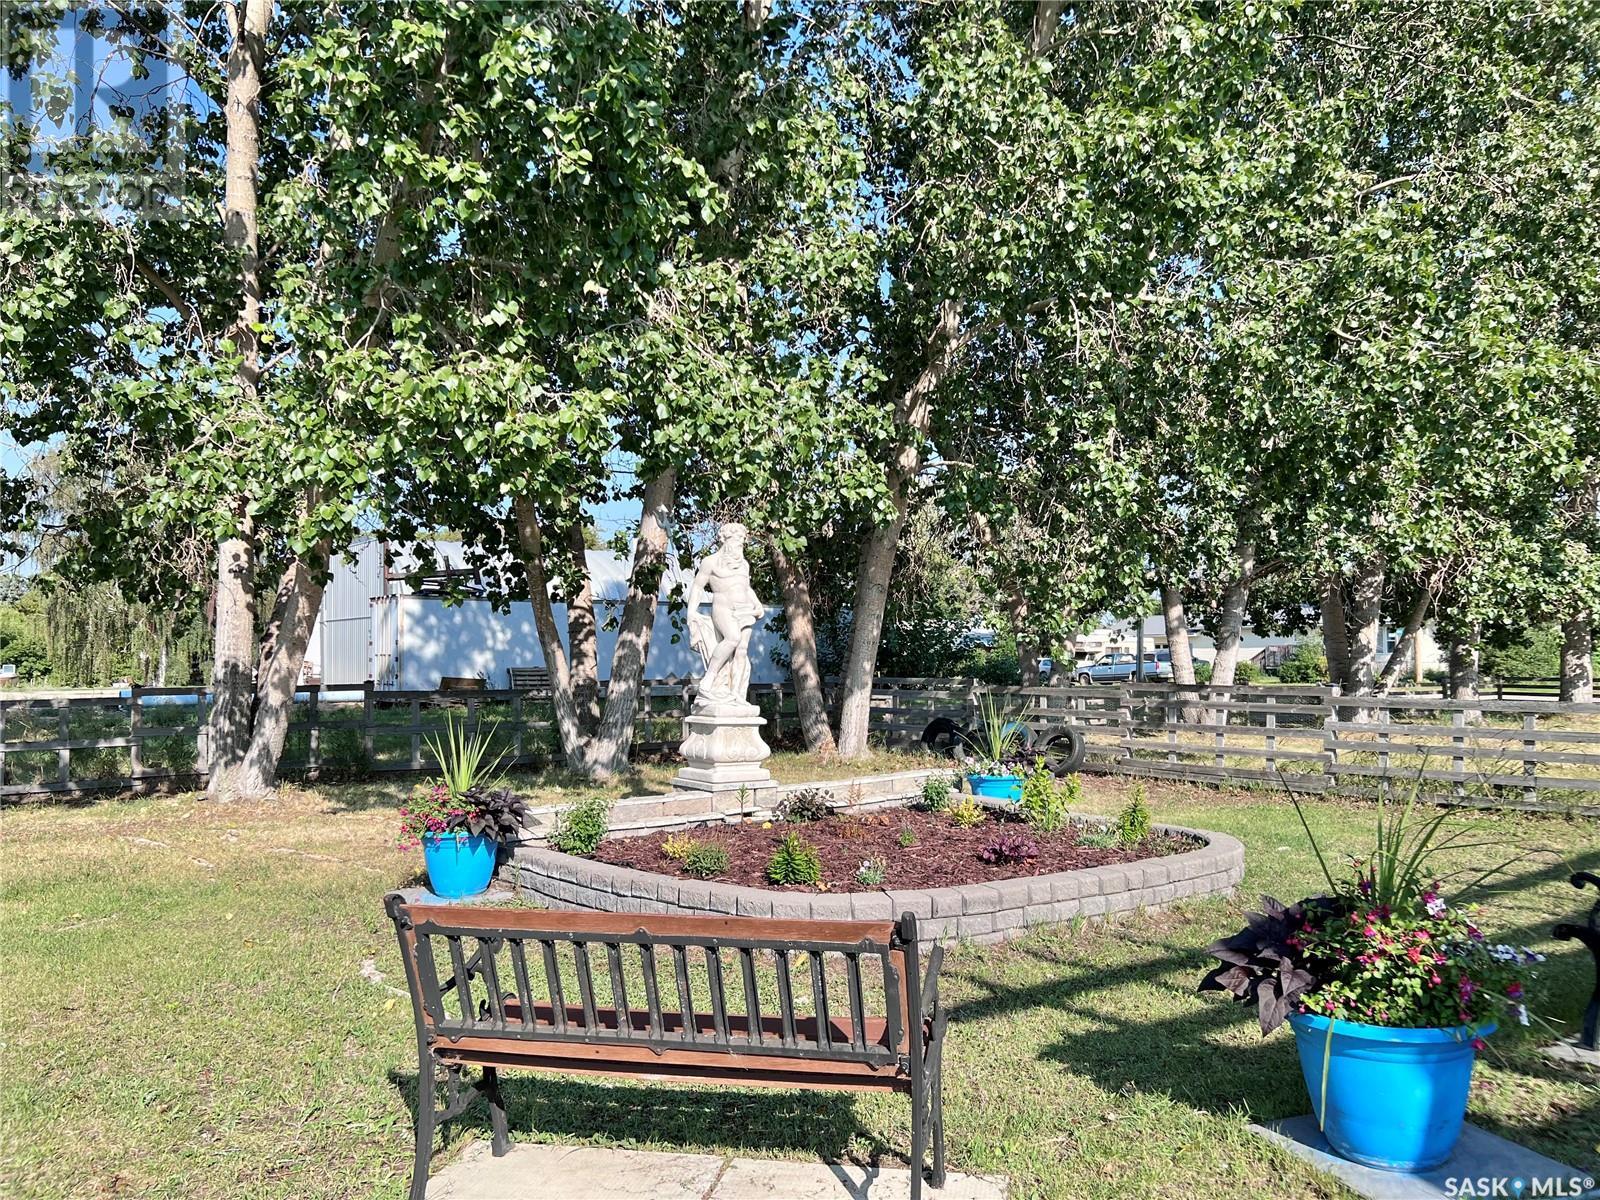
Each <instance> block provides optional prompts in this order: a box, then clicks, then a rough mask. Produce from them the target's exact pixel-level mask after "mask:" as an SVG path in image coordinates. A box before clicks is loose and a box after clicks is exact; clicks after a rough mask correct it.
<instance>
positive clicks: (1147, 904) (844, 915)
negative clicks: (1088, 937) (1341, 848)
mask: <svg viewBox="0 0 1600 1200" xmlns="http://www.w3.org/2000/svg"><path fill="white" fill-rule="evenodd" d="M1156 829H1158V830H1159V831H1162V832H1167V833H1185V834H1190V835H1192V836H1194V837H1197V838H1199V839H1201V840H1202V841H1203V842H1205V843H1206V844H1205V845H1204V846H1201V847H1200V848H1198V849H1195V850H1190V851H1186V852H1184V853H1182V854H1169V855H1164V856H1162V857H1160V858H1146V859H1140V860H1139V861H1137V862H1131V863H1117V864H1115V865H1112V866H1104V867H1088V868H1085V869H1082V870H1077V871H1061V872H1058V873H1056V874H1053V875H1034V876H1024V877H1022V878H1018V879H1001V880H996V881H995V882H993V883H970V884H963V885H960V886H956V887H944V888H926V889H895V888H890V889H883V890H879V891H874V892H848V893H846V892H782V891H772V890H769V889H766V888H754V887H743V886H740V885H737V884H729V883H715V882H708V881H701V880H694V879H679V878H677V877H675V876H668V875H657V874H654V873H652V872H648V871H636V870H633V869H632V868H630V867H618V866H613V865H611V864H610V863H602V862H595V861H593V860H592V859H587V858H575V857H573V856H571V855H567V854H562V853H560V852H558V851H555V850H548V849H544V848H542V847H538V846H524V847H522V848H520V849H519V850H517V852H516V854H515V856H514V858H513V860H512V861H511V862H510V863H508V864H507V865H506V866H505V867H504V868H502V874H503V876H504V877H505V878H506V880H507V882H510V883H512V884H514V885H515V886H516V889H517V892H518V894H519V895H521V896H524V897H526V898H528V899H531V900H535V901H537V902H539V903H542V904H545V905H548V906H549V907H552V908H581V909H589V910H591V911H596V912H621V913H714V914H728V915H734V916H741V917H777V918H785V919H789V920H815V921H827V920H836V921H837V920H858V921H886V920H890V919H892V918H894V917H896V916H898V915H899V914H901V913H904V912H911V913H915V914H916V916H917V919H918V922H919V931H920V933H921V934H922V937H923V938H924V940H927V941H932V940H935V939H939V938H964V939H968V940H971V941H976V942H997V941H1004V940H1006V939H1007V938H1011V937H1016V936H1018V935H1019V934H1020V933H1021V932H1022V931H1023V930H1025V929H1026V928H1028V927H1029V926H1030V925H1047V924H1058V923H1060V922H1063V921H1070V920H1073V919H1074V918H1077V917H1082V918H1085V919H1087V920H1102V919H1104V918H1106V917H1108V916H1113V915H1115V914H1118V913H1125V912H1133V911H1135V910H1137V909H1155V908H1160V907H1162V906H1164V905H1167V904H1170V903H1172V902H1173V901H1174V900H1182V899H1186V898H1188V897H1192V896H1210V895H1215V894H1218V893H1223V892H1228V891H1231V890H1232V889H1233V887H1234V886H1235V885H1236V884H1238V882H1239V881H1240V880H1241V879H1242V878H1243V877H1244V846H1243V845H1242V844H1241V843H1240V842H1239V841H1238V840H1237V839H1236V838H1232V837H1229V836H1228V835H1227V834H1223V833H1212V832H1210V831H1208V830H1202V829H1184V828H1181V827H1178V826H1169V825H1158V826H1156Z"/></svg>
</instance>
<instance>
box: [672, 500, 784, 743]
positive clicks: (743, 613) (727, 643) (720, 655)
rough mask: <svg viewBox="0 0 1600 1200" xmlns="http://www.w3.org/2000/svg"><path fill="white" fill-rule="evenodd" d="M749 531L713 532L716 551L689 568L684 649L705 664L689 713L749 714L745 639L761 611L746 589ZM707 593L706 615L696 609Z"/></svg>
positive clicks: (729, 527) (733, 526)
mask: <svg viewBox="0 0 1600 1200" xmlns="http://www.w3.org/2000/svg"><path fill="white" fill-rule="evenodd" d="M749 533H750V531H749V530H748V529H746V528H745V527H744V526H743V525H741V524H739V523H738V522H737V521H730V522H728V523H727V524H726V525H723V526H722V527H721V528H719V529H718V530H717V548H716V549H715V550H713V551H712V552H711V553H710V554H708V555H706V556H705V557H704V558H702V559H701V560H700V562H699V563H698V564H696V566H695V572H694V582H693V583H691V584H690V585H689V645H690V646H692V647H693V648H694V649H695V650H696V651H697V652H698V653H699V655H700V657H701V658H702V659H703V660H704V662H705V671H704V672H703V673H702V674H701V676H700V684H699V690H698V694H697V696H696V699H695V702H694V711H696V712H703V711H706V710H708V709H722V710H724V711H728V712H737V713H745V712H750V713H753V712H755V711H756V706H755V705H753V704H751V703H749V702H748V701H747V700H746V699H745V693H746V691H747V690H748V689H749V687H750V635H751V634H752V633H753V632H754V631H755V625H756V622H757V621H758V620H760V618H761V614H762V613H763V612H764V611H765V609H764V606H763V605H762V603H761V600H760V598H759V597H758V596H757V595H756V593H755V589H754V588H752V587H751V586H750V564H749V563H748V562H746V561H745V557H744V543H745V539H746V538H747V537H748V536H749ZM702 592H709V593H710V594H711V595H710V599H711V615H710V616H709V617H708V616H706V615H705V614H704V613H702V612H701V611H700V606H701V605H702V604H703V603H705V601H704V600H703V599H702V598H701V593H702Z"/></svg>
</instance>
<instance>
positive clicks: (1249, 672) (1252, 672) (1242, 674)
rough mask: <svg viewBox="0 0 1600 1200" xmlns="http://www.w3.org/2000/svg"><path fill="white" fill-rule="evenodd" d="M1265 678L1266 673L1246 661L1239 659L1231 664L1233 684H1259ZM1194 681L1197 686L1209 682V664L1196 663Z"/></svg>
mask: <svg viewBox="0 0 1600 1200" xmlns="http://www.w3.org/2000/svg"><path fill="white" fill-rule="evenodd" d="M1266 677H1267V673H1266V672H1265V671H1263V670H1262V669H1261V668H1260V667H1258V666H1256V664H1255V663H1253V662H1251V661H1249V660H1248V659H1244V658H1241V659H1240V660H1239V661H1238V662H1236V663H1234V664H1233V682H1234V683H1260V682H1261V681H1262V680H1264V679H1265V678H1266ZM1194 681H1195V682H1196V683H1199V684H1207V683H1210V682H1211V664H1210V663H1208V662H1197V663H1195V664H1194Z"/></svg>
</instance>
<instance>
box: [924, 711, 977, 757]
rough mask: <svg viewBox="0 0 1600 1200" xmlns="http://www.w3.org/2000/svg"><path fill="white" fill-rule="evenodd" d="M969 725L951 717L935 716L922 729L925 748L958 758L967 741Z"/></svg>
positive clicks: (935, 752)
mask: <svg viewBox="0 0 1600 1200" xmlns="http://www.w3.org/2000/svg"><path fill="white" fill-rule="evenodd" d="M968 736H969V735H968V733H967V727H966V726H965V725H963V724H961V722H959V721H956V720H954V719H952V718H950V717H935V718H934V719H933V720H931V721H929V722H928V727H927V728H926V729H924V730H923V731H922V745H923V748H924V749H926V750H929V751H931V752H933V753H934V754H943V755H945V756H947V757H949V758H958V757H960V755H961V751H962V748H963V747H964V746H965V745H966V743H967V738H968Z"/></svg>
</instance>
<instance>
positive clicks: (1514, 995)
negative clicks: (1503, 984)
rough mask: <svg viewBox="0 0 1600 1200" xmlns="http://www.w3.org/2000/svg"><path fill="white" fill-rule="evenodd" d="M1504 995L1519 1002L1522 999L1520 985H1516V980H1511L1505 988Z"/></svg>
mask: <svg viewBox="0 0 1600 1200" xmlns="http://www.w3.org/2000/svg"><path fill="white" fill-rule="evenodd" d="M1506 995H1507V996H1509V997H1510V998H1511V999H1513V1000H1521V999H1522V985H1521V984H1520V983H1518V982H1517V981H1516V980H1514V979H1513V980H1512V981H1511V983H1510V985H1509V986H1507V988H1506Z"/></svg>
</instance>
